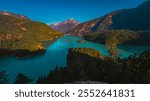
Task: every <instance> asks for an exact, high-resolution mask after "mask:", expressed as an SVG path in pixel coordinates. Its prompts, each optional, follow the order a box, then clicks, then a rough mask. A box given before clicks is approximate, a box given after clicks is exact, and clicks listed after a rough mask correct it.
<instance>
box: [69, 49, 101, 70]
mask: <svg viewBox="0 0 150 101" xmlns="http://www.w3.org/2000/svg"><path fill="white" fill-rule="evenodd" d="M100 59H103V57H102V55H101V54H100V53H99V51H97V50H95V49H91V48H70V49H69V52H68V56H67V66H68V67H78V68H85V67H87V68H88V67H89V68H91V67H93V68H94V67H97V66H98V64H99V60H100Z"/></svg>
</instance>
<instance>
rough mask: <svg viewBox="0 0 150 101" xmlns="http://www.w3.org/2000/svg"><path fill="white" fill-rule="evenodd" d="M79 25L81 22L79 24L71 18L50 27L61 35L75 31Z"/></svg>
mask: <svg viewBox="0 0 150 101" xmlns="http://www.w3.org/2000/svg"><path fill="white" fill-rule="evenodd" d="M79 24H80V22H78V21H77V20H75V19H74V18H70V19H68V20H65V21H62V22H60V23H57V24H51V25H49V26H50V27H51V28H53V29H54V30H56V31H59V32H61V33H67V32H69V31H71V30H73V29H74V28H75V27H76V26H77V25H79Z"/></svg>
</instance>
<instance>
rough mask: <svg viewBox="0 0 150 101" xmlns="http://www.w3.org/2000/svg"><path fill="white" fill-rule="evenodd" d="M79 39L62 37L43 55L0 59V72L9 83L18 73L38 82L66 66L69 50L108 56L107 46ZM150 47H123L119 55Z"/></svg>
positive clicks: (127, 54)
mask: <svg viewBox="0 0 150 101" xmlns="http://www.w3.org/2000/svg"><path fill="white" fill-rule="evenodd" d="M78 40H79V38H77V37H74V36H65V37H62V38H60V39H58V40H56V41H55V42H53V43H52V44H50V45H49V46H48V47H47V51H46V53H45V54H43V55H39V56H35V57H30V58H24V59H18V58H15V57H3V58H0V71H7V73H8V74H9V82H10V83H13V82H14V80H15V78H16V75H17V74H18V73H23V74H25V75H26V76H28V77H29V78H31V79H34V80H36V79H37V78H38V77H39V76H42V75H47V74H48V73H49V72H50V70H54V68H55V67H56V66H66V62H67V61H66V57H67V54H68V49H69V48H76V47H87V48H94V49H96V50H98V51H100V53H101V54H102V55H108V53H107V48H106V47H105V45H102V44H97V43H93V42H88V41H85V42H84V43H79V42H78ZM149 49H150V47H142V46H122V47H120V48H119V53H120V56H121V57H122V58H124V57H128V56H129V55H132V54H134V53H137V54H139V53H141V52H143V51H146V50H149Z"/></svg>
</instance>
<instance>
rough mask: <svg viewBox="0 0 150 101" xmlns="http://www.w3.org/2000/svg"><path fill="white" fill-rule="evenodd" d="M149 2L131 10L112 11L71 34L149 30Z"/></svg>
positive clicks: (80, 26)
mask: <svg viewBox="0 0 150 101" xmlns="http://www.w3.org/2000/svg"><path fill="white" fill-rule="evenodd" d="M149 11H150V1H147V2H145V3H143V4H141V5H140V6H138V7H136V8H132V9H123V10H118V11H114V12H112V13H109V14H107V15H105V16H102V17H100V18H97V19H94V20H91V21H87V22H85V23H81V24H80V25H78V26H77V27H76V28H75V29H74V30H72V31H71V32H70V33H71V34H86V33H87V34H88V33H97V32H100V31H105V30H112V29H114V30H118V29H128V30H133V31H141V30H142V31H148V30H150V13H149Z"/></svg>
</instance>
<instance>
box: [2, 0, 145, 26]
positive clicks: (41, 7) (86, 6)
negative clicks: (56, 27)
mask: <svg viewBox="0 0 150 101" xmlns="http://www.w3.org/2000/svg"><path fill="white" fill-rule="evenodd" d="M144 1H146V0H0V10H4V11H10V12H14V13H17V14H22V15H26V16H28V17H29V18H30V19H32V20H36V21H40V22H44V23H47V24H48V23H49V24H50V23H57V22H60V21H64V20H66V19H69V18H75V19H76V20H78V21H80V22H85V21H88V20H91V19H93V18H97V17H100V16H102V15H105V14H107V13H109V12H111V11H114V10H119V9H123V8H133V7H136V6H137V5H139V4H141V3H143V2H144Z"/></svg>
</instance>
